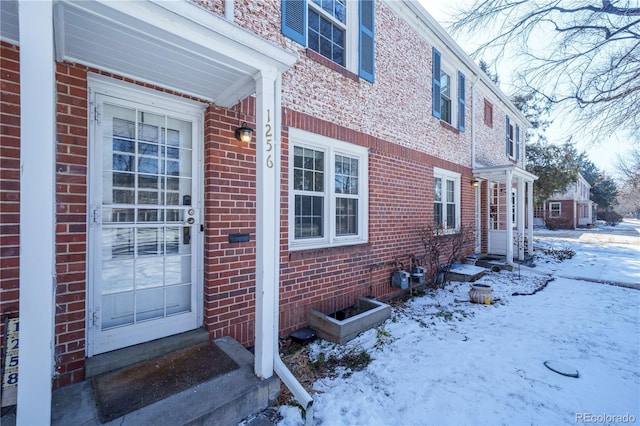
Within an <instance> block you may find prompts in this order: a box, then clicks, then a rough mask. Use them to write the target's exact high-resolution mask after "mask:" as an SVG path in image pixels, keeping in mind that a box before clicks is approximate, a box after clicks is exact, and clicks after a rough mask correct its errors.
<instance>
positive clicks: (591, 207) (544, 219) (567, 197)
mask: <svg viewBox="0 0 640 426" xmlns="http://www.w3.org/2000/svg"><path fill="white" fill-rule="evenodd" d="M596 207H597V205H596V204H595V203H594V202H593V201H591V185H589V182H587V180H586V179H585V178H584V176H582V175H581V174H579V175H578V178H577V179H576V181H575V182H574V183H572V184H570V185H569V187H568V188H567V189H566V190H565V191H564V192H558V193H556V194H554V195H553V196H552V197H550V198H549V199H548V200H546V201H545V202H544V204H543V205H542V206H540V207H536V208H534V210H533V213H534V225H542V226H545V225H546V226H548V227H550V228H554V229H557V228H559V229H576V228H586V227H589V226H592V225H593V224H594V223H595V220H596V212H595V209H596Z"/></svg>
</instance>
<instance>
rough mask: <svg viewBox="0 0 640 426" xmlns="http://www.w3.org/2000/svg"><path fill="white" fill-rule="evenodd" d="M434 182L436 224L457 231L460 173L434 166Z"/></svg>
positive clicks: (434, 215) (434, 217)
mask: <svg viewBox="0 0 640 426" xmlns="http://www.w3.org/2000/svg"><path fill="white" fill-rule="evenodd" d="M433 182H434V187H433V219H434V224H435V225H436V226H437V227H441V228H442V229H445V230H450V231H455V230H457V229H459V226H460V223H459V221H460V219H459V218H460V174H459V173H455V172H451V171H448V170H444V169H439V168H434V171H433Z"/></svg>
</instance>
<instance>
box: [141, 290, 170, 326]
mask: <svg viewBox="0 0 640 426" xmlns="http://www.w3.org/2000/svg"><path fill="white" fill-rule="evenodd" d="M163 316H164V290H163V289H162V288H154V289H150V290H140V291H138V295H137V297H136V322H138V321H146V320H150V319H154V318H162V317H163Z"/></svg>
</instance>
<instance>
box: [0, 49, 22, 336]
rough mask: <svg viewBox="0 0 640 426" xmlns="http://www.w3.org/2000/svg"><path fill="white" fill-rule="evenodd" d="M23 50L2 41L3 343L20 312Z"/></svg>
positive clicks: (0, 299)
mask: <svg viewBox="0 0 640 426" xmlns="http://www.w3.org/2000/svg"><path fill="white" fill-rule="evenodd" d="M19 61H20V53H19V50H18V47H17V46H14V45H11V44H8V43H6V42H4V41H0V89H1V90H0V347H3V345H4V333H5V330H4V320H5V317H7V316H15V315H17V313H18V295H19V290H18V288H19V275H20V263H19V261H20V247H19V243H20V215H19V213H20V74H19V69H20V62H19Z"/></svg>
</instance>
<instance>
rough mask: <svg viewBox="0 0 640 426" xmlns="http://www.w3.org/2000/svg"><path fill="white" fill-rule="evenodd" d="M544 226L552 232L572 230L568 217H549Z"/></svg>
mask: <svg viewBox="0 0 640 426" xmlns="http://www.w3.org/2000/svg"><path fill="white" fill-rule="evenodd" d="M545 224H546V225H547V229H550V230H552V231H553V230H556V229H573V222H572V221H571V218H568V217H549V218H547V220H546V221H545Z"/></svg>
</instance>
